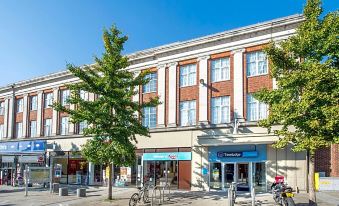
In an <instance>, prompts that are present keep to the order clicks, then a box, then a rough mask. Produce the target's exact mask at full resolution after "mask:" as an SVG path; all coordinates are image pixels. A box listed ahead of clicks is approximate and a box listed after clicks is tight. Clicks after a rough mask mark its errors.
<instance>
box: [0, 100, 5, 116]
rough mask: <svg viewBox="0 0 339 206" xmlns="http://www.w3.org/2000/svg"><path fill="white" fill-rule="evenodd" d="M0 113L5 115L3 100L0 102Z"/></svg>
mask: <svg viewBox="0 0 339 206" xmlns="http://www.w3.org/2000/svg"><path fill="white" fill-rule="evenodd" d="M0 115H5V101H2V102H0Z"/></svg>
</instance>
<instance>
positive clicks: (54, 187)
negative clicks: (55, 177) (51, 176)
mask: <svg viewBox="0 0 339 206" xmlns="http://www.w3.org/2000/svg"><path fill="white" fill-rule="evenodd" d="M59 188H60V184H59V183H53V185H52V189H53V190H52V192H53V193H58V192H59Z"/></svg>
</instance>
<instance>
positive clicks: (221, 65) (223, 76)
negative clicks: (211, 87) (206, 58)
mask: <svg viewBox="0 0 339 206" xmlns="http://www.w3.org/2000/svg"><path fill="white" fill-rule="evenodd" d="M230 65H231V64H230V58H229V57H222V58H218V59H213V60H211V82H220V81H227V80H230V79H231V66H230Z"/></svg>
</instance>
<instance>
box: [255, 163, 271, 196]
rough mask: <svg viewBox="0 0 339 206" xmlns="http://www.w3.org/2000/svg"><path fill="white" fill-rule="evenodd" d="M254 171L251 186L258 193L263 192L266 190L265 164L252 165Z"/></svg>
mask: <svg viewBox="0 0 339 206" xmlns="http://www.w3.org/2000/svg"><path fill="white" fill-rule="evenodd" d="M252 166H253V169H252V171H254V175H253V176H252V177H253V185H254V187H255V190H256V191H258V192H265V191H266V190H267V186H266V164H265V162H256V163H253V164H252Z"/></svg>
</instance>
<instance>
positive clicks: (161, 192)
mask: <svg viewBox="0 0 339 206" xmlns="http://www.w3.org/2000/svg"><path fill="white" fill-rule="evenodd" d="M167 187H168V196H167V200H166V201H169V200H170V194H171V190H170V185H165V186H163V187H162V188H161V187H159V186H155V187H154V188H153V191H152V198H151V206H153V205H155V204H159V205H161V204H163V203H164V202H165V189H166V188H167ZM157 191H158V192H159V199H157ZM157 200H159V201H158V203H157Z"/></svg>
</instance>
